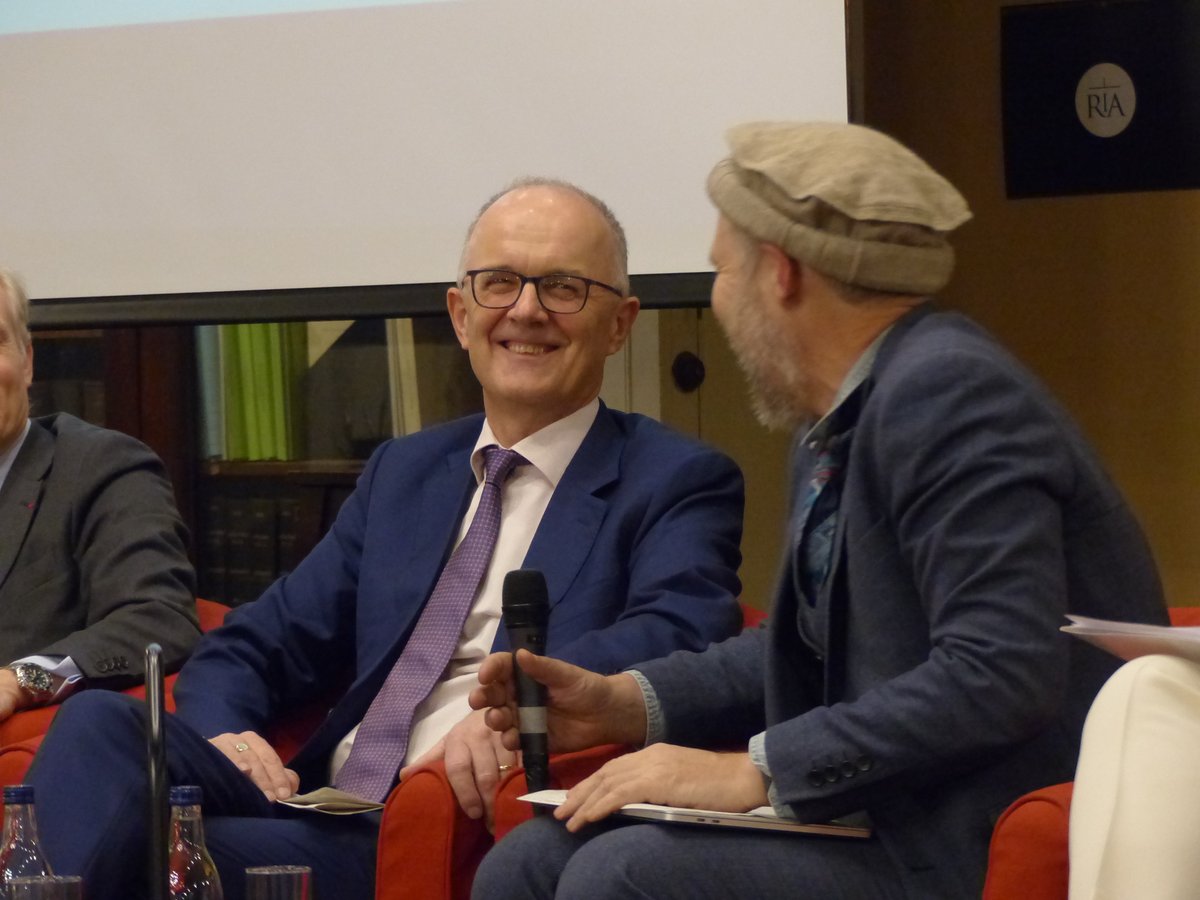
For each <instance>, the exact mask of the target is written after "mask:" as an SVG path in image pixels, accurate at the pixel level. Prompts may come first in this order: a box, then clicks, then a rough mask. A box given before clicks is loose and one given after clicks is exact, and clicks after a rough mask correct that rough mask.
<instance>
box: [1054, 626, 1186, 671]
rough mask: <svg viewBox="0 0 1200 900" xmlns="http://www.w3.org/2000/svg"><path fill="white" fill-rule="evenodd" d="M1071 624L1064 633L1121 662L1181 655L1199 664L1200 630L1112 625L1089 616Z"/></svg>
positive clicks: (1064, 629) (1065, 628)
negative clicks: (1151, 656)
mask: <svg viewBox="0 0 1200 900" xmlns="http://www.w3.org/2000/svg"><path fill="white" fill-rule="evenodd" d="M1067 618H1068V619H1070V620H1071V624H1070V625H1064V626H1063V627H1062V630H1063V631H1065V632H1067V633H1068V634H1073V635H1075V636H1076V637H1079V638H1083V639H1084V640H1085V641H1087V642H1088V643H1089V644H1095V645H1096V646H1097V647H1100V648H1101V649H1103V650H1107V651H1108V652H1109V653H1111V654H1113V655H1114V656H1119V657H1120V658H1121V659H1136V658H1137V657H1139V656H1149V655H1150V654H1152V653H1165V654H1167V655H1169V656H1180V657H1183V658H1184V659H1190V660H1192V661H1193V662H1200V628H1175V627H1171V626H1169V625H1137V624H1135V623H1132V622H1109V621H1107V620H1105V619H1089V618H1088V617H1087V616H1067Z"/></svg>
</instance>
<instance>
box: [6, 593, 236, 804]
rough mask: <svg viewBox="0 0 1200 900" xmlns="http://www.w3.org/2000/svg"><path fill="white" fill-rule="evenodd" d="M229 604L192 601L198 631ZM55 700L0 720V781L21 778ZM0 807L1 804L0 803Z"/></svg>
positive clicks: (213, 623) (142, 692)
mask: <svg viewBox="0 0 1200 900" xmlns="http://www.w3.org/2000/svg"><path fill="white" fill-rule="evenodd" d="M227 612H229V607H228V606H225V605H224V604H221V603H214V602H213V601H211V600H199V599H198V600H197V601H196V615H197V617H198V618H199V620H200V630H201V631H211V630H212V629H214V628H216V627H217V626H218V625H220V624H221V622H222V621H224V619H225V614H226V613H227ZM165 683H166V688H167V696H166V706H167V708H168V709H173V708H174V706H175V704H174V701H173V699H172V697H171V686H172V685H174V684H175V676H174V675H168V676H167V678H166V682H165ZM125 693H126V694H129V695H130V696H132V697H145V696H146V688H145V686H144V685H138V686H137V687H132V688H129V689H128V690H126V691H125ZM58 709H59V707H58V704H53V705H51V706H43V707H40V708H38V709H29V710H26V711H25V712H19V713H17V714H16V715H15V716H11V717H10V718H9V719H8V720H7V721H5V722H3V723H0V748H3V749H0V785H4V784H20V783H21V782H22V780H24V778H25V772H26V771H27V770H28V769H29V764H30V763H31V762H33V754H34V753H36V752H37V748H38V745H40V744H41V743H42V737H43V736H44V735H45V733H46V730H47V729H48V728H49V727H50V722H51V721H52V720H53V719H54V716H55V714H56V713H57V712H58ZM0 808H2V807H0Z"/></svg>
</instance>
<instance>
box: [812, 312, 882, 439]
mask: <svg viewBox="0 0 1200 900" xmlns="http://www.w3.org/2000/svg"><path fill="white" fill-rule="evenodd" d="M893 327H894V326H892V325H889V326H888V327H887V328H885V329H884V330H883V331H881V332H880V333H879V334H878V336H876V338H875V340H873V341H871V343H870V345H869V346H868V347H867V349H866V350H864V351H863V352H862V353H860V354H859V357H858V359H856V360H855V361H854V365H852V366H851V367H850V371H849V372H847V373H846V377H845V378H843V379H842V383H841V385H840V386H839V387H838V389H837V393H836V394H834V396H833V405H832V406H831V407H830V408H829V412H827V413H825V415H823V416H821V418H819V419H818V420H817V421H816V422H814V423H813V425H812V427H810V428H809V429H808V431H807V432H805V434H804V437H803V438H802V440H803V442H804V443H806V444H812V443H817V444H821V443H824V442H825V440H826V439H828V438H829V436H830V435H831V434H836V433H837V432H839V431H842V430H844V428H845V427H846V426H845V424H843V425H842V427H840V428H839V427H836V426H837V422H838V419H840V418H841V416H840V415H839V413H840V412H841V410H842V407H844V406H846V401H847V400H849V399H850V397H851V396H852V395H853V394H854V392H855V391H857V390H858V389H859V387H861V386H862V383H863V382H864V381H866V380H867V376H868V375H870V374H871V369H872V368H873V367H874V365H875V357H876V356H878V355H879V348H880V347H882V346H883V341H884V339H885V338H886V337H887V336H888V332H890V331H891V330H892V328H893Z"/></svg>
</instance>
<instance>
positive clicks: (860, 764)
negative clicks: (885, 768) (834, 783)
mask: <svg viewBox="0 0 1200 900" xmlns="http://www.w3.org/2000/svg"><path fill="white" fill-rule="evenodd" d="M874 764H875V761H874V760H873V759H871V757H869V756H867V754H865V753H864V754H862V755H861V756H859V757H858V759H856V760H854V765H855V767H857V769H858V771H860V772H869V771H871V766H873V765H874Z"/></svg>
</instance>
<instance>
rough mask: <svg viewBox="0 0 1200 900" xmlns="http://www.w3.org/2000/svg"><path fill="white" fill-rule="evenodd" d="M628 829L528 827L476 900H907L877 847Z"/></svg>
mask: <svg viewBox="0 0 1200 900" xmlns="http://www.w3.org/2000/svg"><path fill="white" fill-rule="evenodd" d="M622 821H623V820H621V819H619V818H610V819H608V820H606V822H602V823H600V824H599V825H595V826H592V828H591V829H585V830H584V831H582V832H580V833H579V834H571V833H570V832H568V831H567V830H566V828H565V827H564V825H563V823H562V822H559V821H557V820H556V819H552V818H550V817H548V816H544V817H539V818H536V819H534V820H532V821H530V822H526V823H525V824H524V825H521V826H520V827H518V828H517V829H515V830H514V831H513V832H512V833H511V834H509V835H508V836H506V837H505V838H504V839H503V840H502V841H500V842H499V843H498V844H496V846H495V847H493V848H492V849H491V850H490V851H489V852H488V855H487V856H486V857H485V858H484V860H483V864H482V865H481V866H480V867H479V872H478V873H477V874H476V876H475V886H474V890H473V892H472V894H471V896H472V900H551V898H553V900H669V898H676V897H687V898H688V900H729V898H731V897H739V898H740V897H746V898H749V897H753V898H755V900H905V897H906V894H905V891H904V888H903V887H902V886H901V884H900V876H899V873H897V872H896V870H895V868H894V866H893V865H892V863H891V861H890V859H889V858H888V855H887V853H886V851H885V850H884V849H883V847H882V846H881V845H880V844H879V842H878V841H876V840H874V839H870V840H852V839H847V838H824V837H813V836H809V835H796V834H772V833H771V832H766V831H749V830H735V829H724V828H708V827H704V826H695V825H663V824H636V825H635V824H618V823H620V822H622ZM624 821H627V820H624ZM609 823H611V824H609Z"/></svg>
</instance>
